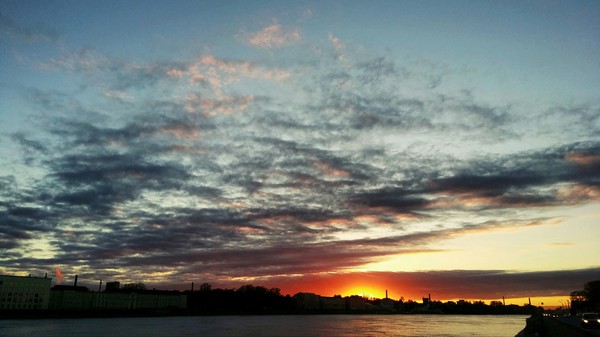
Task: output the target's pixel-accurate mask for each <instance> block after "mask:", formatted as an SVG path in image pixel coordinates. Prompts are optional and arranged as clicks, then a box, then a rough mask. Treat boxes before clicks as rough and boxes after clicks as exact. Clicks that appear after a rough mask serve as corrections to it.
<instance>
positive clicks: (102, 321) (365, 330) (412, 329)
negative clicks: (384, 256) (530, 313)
mask: <svg viewBox="0 0 600 337" xmlns="http://www.w3.org/2000/svg"><path fill="white" fill-rule="evenodd" d="M526 318H527V316H453V315H452V316H451V315H317V316H193V317H143V318H81V319H35V320H0V336H3V337H12V336H15V337H16V336H19V337H20V336H43V337H51V336H61V337H62V336H65V337H67V336H85V337H95V336H99V337H102V336H111V337H112V336H148V337H151V336H202V337H217V336H218V337H221V336H232V337H234V336H236V337H237V336H272V337H295V336H302V337H304V336H313V337H325V336H327V337H330V336H345V337H358V336H370V337H383V336H386V337H390V336H391V337H393V336H395V337H409V336H423V337H466V336H481V337H514V336H515V335H516V334H517V333H518V332H519V331H520V330H521V329H523V327H524V326H525V319H526Z"/></svg>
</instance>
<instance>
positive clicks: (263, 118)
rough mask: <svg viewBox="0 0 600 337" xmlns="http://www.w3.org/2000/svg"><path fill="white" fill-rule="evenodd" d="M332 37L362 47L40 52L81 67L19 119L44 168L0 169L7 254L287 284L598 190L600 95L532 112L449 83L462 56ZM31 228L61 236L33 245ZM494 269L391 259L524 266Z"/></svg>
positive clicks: (31, 160) (33, 159) (25, 150)
mask: <svg viewBox="0 0 600 337" xmlns="http://www.w3.org/2000/svg"><path fill="white" fill-rule="evenodd" d="M328 37H329V43H331V46H332V48H333V50H334V53H335V55H337V57H338V58H345V59H352V61H353V62H352V64H346V63H345V62H338V60H335V59H332V58H330V57H329V58H328V57H322V55H319V54H317V53H316V52H314V49H310V48H309V49H310V50H309V51H301V52H299V54H298V55H292V56H291V58H290V59H289V60H288V59H286V60H285V61H281V60H280V61H273V60H270V59H267V60H264V59H258V60H250V59H228V58H223V57H219V56H217V54H200V55H196V56H194V57H189V58H188V59H179V60H172V61H147V62H139V61H133V60H128V59H124V58H120V57H115V56H112V55H107V54H103V53H101V52H99V51H97V50H95V49H93V48H82V49H78V50H76V51H73V52H68V51H66V52H63V54H61V55H58V56H56V57H53V58H52V59H51V60H49V61H47V62H45V63H43V66H44V67H45V69H46V70H56V71H60V72H61V73H62V72H66V73H68V75H69V76H72V77H75V78H76V80H77V81H78V84H79V85H80V86H79V87H78V89H77V90H75V91H73V92H70V91H68V90H67V89H60V88H59V89H53V90H42V89H30V90H29V91H28V92H27V94H26V97H27V100H28V102H29V104H30V105H31V106H32V108H33V109H36V110H37V111H38V114H37V115H34V116H32V118H31V120H33V121H34V122H33V123H32V125H28V130H27V131H17V132H15V133H13V134H12V135H10V137H8V138H7V141H9V142H11V144H13V145H16V146H18V148H19V149H20V150H21V151H20V152H19V154H18V156H20V158H21V159H22V160H23V161H24V162H26V163H28V164H30V165H29V168H27V170H31V171H28V174H22V175H19V176H18V179H17V178H16V176H8V175H7V176H4V177H0V196H1V198H0V232H2V233H3V234H4V236H3V237H2V239H0V247H2V249H4V250H6V251H7V252H6V255H3V257H2V258H1V261H2V263H3V265H6V266H9V267H7V268H9V269H10V270H16V269H18V268H32V269H37V270H43V269H44V268H47V266H48V265H53V266H61V267H62V268H63V270H64V268H65V267H64V266H73V268H75V267H77V268H79V269H80V270H81V272H82V273H83V272H85V273H89V274H93V273H98V274H102V275H104V277H106V278H111V277H121V278H126V277H131V276H126V273H125V272H126V271H127V272H128V273H129V274H130V275H136V274H137V275H140V274H143V273H146V271H147V270H160V271H161V272H163V271H167V272H168V273H169V275H170V276H169V277H173V278H177V279H190V278H197V277H198V278H199V277H200V276H201V277H202V278H204V279H207V280H213V279H214V280H218V281H219V282H225V281H227V280H232V279H236V278H238V279H239V278H244V277H246V278H254V279H257V280H275V279H278V280H279V281H281V282H282V284H285V283H286V282H287V281H286V279H293V276H294V275H299V274H304V275H307V276H306V278H305V280H308V281H310V280H317V279H319V277H318V275H319V274H320V273H327V272H331V271H337V272H341V273H345V274H348V275H350V274H349V273H350V270H352V269H354V268H360V267H362V266H364V265H365V264H369V263H373V262H377V261H381V260H382V259H386V258H388V257H390V256H392V255H399V254H436V253H443V252H444V250H442V249H439V246H438V244H439V243H440V242H442V241H444V240H448V239H449V238H457V237H461V236H467V235H472V234H474V233H481V232H493V231H502V230H510V229H518V228H524V227H529V226H542V225H545V224H548V223H550V222H551V221H552V220H553V219H550V218H548V219H547V218H544V217H543V215H540V213H539V209H540V208H544V209H548V210H550V209H551V208H553V207H556V208H558V207H564V206H570V205H582V204H586V203H593V202H597V201H598V200H599V198H600V192H599V191H600V187H599V186H600V181H599V180H598V166H599V160H598V158H600V143H599V142H598V141H596V140H595V138H593V137H592V136H593V135H595V132H596V133H597V131H598V130H597V128H596V127H594V126H595V125H596V124H595V123H596V122H597V118H596V116H597V114H596V115H595V112H597V107H596V106H594V105H582V106H579V107H561V108H558V107H555V108H553V109H545V108H544V109H542V108H540V111H536V112H532V113H531V114H527V115H526V114H523V113H522V111H521V107H519V106H518V105H515V104H511V102H506V103H505V104H501V105H499V104H494V103H491V102H488V101H486V100H485V99H482V98H477V97H476V95H475V97H474V95H464V94H460V93H459V94H457V93H453V92H444V91H442V90H441V89H440V88H439V86H440V83H443V81H444V80H445V78H446V76H448V73H451V71H449V70H447V69H445V68H444V67H443V66H441V65H440V66H438V65H424V66H420V67H419V66H415V67H409V65H407V64H403V63H401V62H399V61H396V60H394V59H393V58H392V57H390V56H380V55H376V53H375V52H373V53H372V54H369V55H364V54H361V53H360V52H357V51H356V50H354V48H348V47H347V43H346V42H345V41H342V40H340V39H339V38H338V37H336V36H334V35H333V33H330V34H329V36H328ZM301 40H302V36H301V33H300V31H299V30H298V29H293V28H286V27H284V26H282V25H279V24H276V23H275V24H272V25H270V26H268V27H265V28H264V29H262V30H260V31H258V32H255V33H251V34H247V35H246V36H244V42H245V43H246V44H248V45H251V46H253V47H257V48H263V49H273V48H281V47H284V46H288V45H291V44H294V43H299V42H300V41H301ZM373 54H375V55H373ZM440 69H441V70H440ZM50 73H51V72H50ZM432 82H436V83H437V86H433V87H432V85H431V84H432ZM89 97H93V99H92V100H88V98H89ZM547 112H551V113H552V114H555V115H556V116H559V117H560V118H559V119H560V120H563V121H569V124H568V125H570V126H571V128H570V129H568V130H567V131H564V130H562V128H561V127H559V125H555V122H544V123H542V125H543V127H542V128H540V129H539V130H537V129H536V131H535V132H537V133H541V134H545V135H550V136H552V135H554V134H560V135H561V136H560V137H559V138H560V139H557V140H556V141H553V142H549V143H545V144H544V145H539V143H535V142H528V141H527V140H530V139H531V137H532V135H531V130H524V129H523V128H522V127H520V125H522V124H527V123H534V122H535V121H536V120H537V119H538V118H540V119H541V115H544V113H547ZM583 121H585V122H587V123H588V124H581V125H584V126H586V127H587V126H591V127H589V130H583V126H580V124H579V123H580V122H583ZM557 130H560V132H557ZM563 131H564V132H563ZM579 132H582V133H581V134H583V135H584V136H582V137H579V135H580V133H579ZM581 139H588V141H581ZM534 143H535V144H534ZM515 144H516V146H515ZM432 224H440V225H439V226H438V227H435V225H432ZM35 240H43V241H44V242H45V243H47V244H48V245H49V246H50V247H51V249H49V251H46V252H45V254H28V253H27V251H26V250H25V248H23V247H25V246H27V247H30V246H31V245H33V244H32V243H31V242H32V241H35ZM11 268H12V269H11ZM484 274H485V273H484V272H483V271H476V272H474V274H469V272H464V271H463V272H456V273H454V272H450V271H449V272H448V273H447V274H444V273H443V272H438V273H437V274H436V273H434V272H432V273H431V274H427V273H422V274H418V273H417V274H414V275H413V276H411V275H412V274H402V273H397V274H386V276H385V277H386V278H387V277H389V278H390V279H394V278H396V280H398V281H400V280H401V279H403V278H409V279H410V277H414V278H415V280H417V281H421V280H427V278H428V277H431V278H435V277H438V276H439V277H440V278H441V279H446V280H449V284H451V285H454V286H457V287H459V286H461V284H460V282H465V283H464V284H465V289H466V287H467V286H466V285H470V286H473V283H469V282H468V280H470V279H469V277H471V279H473V280H475V279H477V280H480V281H481V282H484V281H486V282H487V281H489V279H491V278H493V277H492V275H495V276H497V277H498V278H499V279H504V280H508V281H510V280H516V279H518V277H516V276H515V277H514V278H511V277H512V276H507V275H509V274H511V273H509V272H506V271H489V272H488V274H485V275H484ZM372 275H375V276H376V275H378V274H376V273H373V274H372ZM415 275H416V276H415ZM536 275H537V276H536V277H538V276H539V277H542V276H543V275H541V274H536ZM165 277H166V276H156V277H154V276H148V282H164V281H165V279H164V278H165ZM348 277H350V276H348ZM523 277H525V276H523ZM569 277H570V276H569ZM382 278H383V276H382ZM308 281H307V282H308ZM459 281H460V282H459ZM290 282H292V281H290ZM415 282H416V281H415ZM428 282H429V283H424V284H430V285H429V286H428V287H432V288H434V287H440V289H442V288H443V289H449V286H447V288H444V287H446V286H444V285H443V284H438V283H436V282H434V281H432V280H429V281H428ZM417 283H418V282H417ZM494 284H495V286H498V287H499V286H500V284H499V283H494ZM273 286H278V285H277V284H274V285H273ZM482 287H483V286H482ZM519 287H520V288H519ZM519 287H517V288H515V289H522V288H523V286H519ZM461 289H462V288H461ZM490 289H491V288H490ZM494 289H495V290H494ZM494 289H491V290H493V291H496V290H498V289H497V288H494ZM553 289H554V288H553ZM561 289H562V288H561ZM423 291H425V289H423ZM444 291H446V290H444ZM498 291H499V290H498ZM447 292H448V293H450V290H447ZM515 294H516V293H515Z"/></svg>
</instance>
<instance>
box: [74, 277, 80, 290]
mask: <svg viewBox="0 0 600 337" xmlns="http://www.w3.org/2000/svg"><path fill="white" fill-rule="evenodd" d="M77 277H79V275H75V282H73V287H77Z"/></svg>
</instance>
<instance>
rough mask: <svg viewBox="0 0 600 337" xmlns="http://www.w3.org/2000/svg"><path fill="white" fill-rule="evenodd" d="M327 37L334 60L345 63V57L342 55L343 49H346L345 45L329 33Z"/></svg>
mask: <svg viewBox="0 0 600 337" xmlns="http://www.w3.org/2000/svg"><path fill="white" fill-rule="evenodd" d="M327 37H328V38H329V42H331V45H332V46H333V49H334V50H335V58H336V59H337V60H338V61H345V60H346V55H345V54H344V49H345V48H346V44H345V43H344V42H343V41H342V40H340V39H339V38H338V37H336V36H335V35H333V33H331V32H329V34H328V35H327Z"/></svg>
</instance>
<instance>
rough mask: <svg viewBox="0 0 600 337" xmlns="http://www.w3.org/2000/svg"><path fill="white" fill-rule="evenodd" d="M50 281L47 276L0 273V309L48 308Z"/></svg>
mask: <svg viewBox="0 0 600 337" xmlns="http://www.w3.org/2000/svg"><path fill="white" fill-rule="evenodd" d="M51 282H52V279H51V278H47V277H31V275H29V276H11V275H0V309H1V310H39V309H48V303H49V299H50V284H51Z"/></svg>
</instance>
